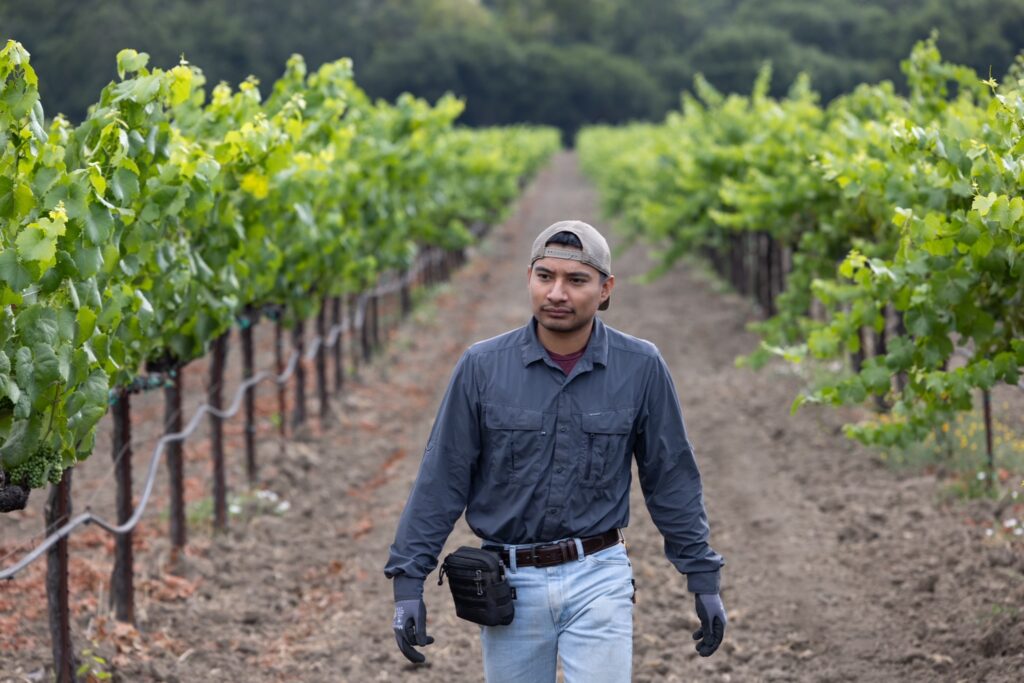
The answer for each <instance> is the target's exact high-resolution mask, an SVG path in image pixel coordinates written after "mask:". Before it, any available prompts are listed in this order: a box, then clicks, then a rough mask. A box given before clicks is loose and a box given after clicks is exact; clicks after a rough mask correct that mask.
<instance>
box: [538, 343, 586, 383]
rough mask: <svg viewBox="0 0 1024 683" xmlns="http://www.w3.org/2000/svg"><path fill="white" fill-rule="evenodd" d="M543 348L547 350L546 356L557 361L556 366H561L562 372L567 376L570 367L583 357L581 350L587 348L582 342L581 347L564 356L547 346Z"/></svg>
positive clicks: (570, 369) (574, 365) (570, 370)
mask: <svg viewBox="0 0 1024 683" xmlns="http://www.w3.org/2000/svg"><path fill="white" fill-rule="evenodd" d="M544 350H545V351H547V352H548V356H550V357H551V360H553V361H555V362H556V363H558V367H560V368H562V372H564V373H565V374H566V376H568V375H569V373H570V372H572V369H573V368H574V367H576V361H578V360H579V359H580V358H582V357H583V352H584V351H586V350H587V345H586V344H584V345H583V348H582V349H580V350H579V351H575V352H573V353H570V354H568V355H565V356H563V355H562V354H560V353H555V352H554V351H552V350H551V349H549V348H547V347H544Z"/></svg>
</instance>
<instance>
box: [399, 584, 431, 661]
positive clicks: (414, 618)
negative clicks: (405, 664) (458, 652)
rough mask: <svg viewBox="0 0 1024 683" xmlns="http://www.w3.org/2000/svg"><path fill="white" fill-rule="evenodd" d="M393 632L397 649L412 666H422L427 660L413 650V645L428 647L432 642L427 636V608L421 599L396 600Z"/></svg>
mask: <svg viewBox="0 0 1024 683" xmlns="http://www.w3.org/2000/svg"><path fill="white" fill-rule="evenodd" d="M392 627H393V628H394V630H395V640H396V641H398V649H400V650H401V651H402V654H403V655H405V656H406V658H407V659H408V660H409V661H410V662H412V663H413V664H422V663H423V662H425V661H427V658H426V657H424V656H423V655H422V654H420V653H419V652H417V651H416V650H415V649H413V645H430V644H431V643H432V642H434V639H433V638H432V637H431V636H428V635H427V606H426V605H425V604H423V599H422V598H420V599H419V600H396V601H395V621H394V623H393V624H392Z"/></svg>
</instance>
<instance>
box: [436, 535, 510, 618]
mask: <svg viewBox="0 0 1024 683" xmlns="http://www.w3.org/2000/svg"><path fill="white" fill-rule="evenodd" d="M445 575H447V576H448V587H449V588H451V589H452V598H453V599H454V600H455V613H456V614H457V615H459V617H461V618H462V619H466V620H467V621H472V622H474V623H476V624H482V625H484V626H507V625H508V624H511V623H512V618H513V617H514V616H515V605H514V604H513V602H512V601H513V600H515V597H516V589H515V588H513V587H512V586H511V585H510V584H509V582H508V577H507V576H505V565H504V564H503V563H502V561H501V558H500V557H498V554H497V553H495V552H492V551H490V550H483V549H482V548H472V547H470V546H465V545H464V546H462V547H461V548H459V549H458V550H456V551H455V552H454V553H450V554H449V555H448V556H447V557H446V558H444V563H443V564H442V565H441V571H440V573H439V574H438V579H437V584H438V585H441V584H442V583H443V582H444V577H445Z"/></svg>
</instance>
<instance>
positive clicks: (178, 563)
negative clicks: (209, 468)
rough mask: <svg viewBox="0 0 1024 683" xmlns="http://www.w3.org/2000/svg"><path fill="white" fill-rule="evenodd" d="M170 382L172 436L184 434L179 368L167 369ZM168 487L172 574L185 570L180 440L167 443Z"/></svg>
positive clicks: (168, 427) (167, 426)
mask: <svg viewBox="0 0 1024 683" xmlns="http://www.w3.org/2000/svg"><path fill="white" fill-rule="evenodd" d="M168 374H169V381H168V382H167V385H166V387H165V388H164V431H165V432H166V433H168V434H173V433H177V432H180V431H181V426H182V415H181V393H182V391H181V390H182V380H183V374H184V373H182V372H181V369H180V368H175V367H172V369H170V370H168ZM167 470H168V475H169V476H168V479H169V481H168V484H169V486H170V505H171V511H170V532H171V554H170V561H169V568H170V571H171V573H172V574H181V573H183V571H184V567H183V566H182V565H183V562H184V559H185V542H186V536H187V529H186V525H185V467H184V462H183V458H182V443H181V441H171V442H169V443H168V444H167Z"/></svg>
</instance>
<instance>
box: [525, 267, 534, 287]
mask: <svg viewBox="0 0 1024 683" xmlns="http://www.w3.org/2000/svg"><path fill="white" fill-rule="evenodd" d="M531 277H533V264H532V263H531V264H530V265H528V266H526V283H527V284H529V283H530V278H531Z"/></svg>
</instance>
